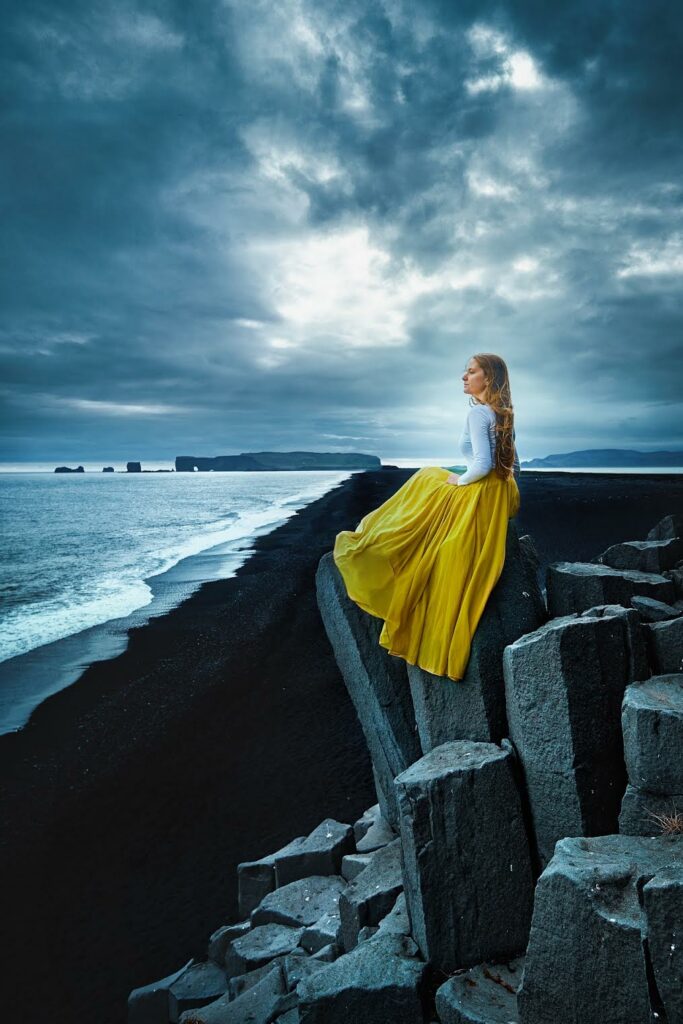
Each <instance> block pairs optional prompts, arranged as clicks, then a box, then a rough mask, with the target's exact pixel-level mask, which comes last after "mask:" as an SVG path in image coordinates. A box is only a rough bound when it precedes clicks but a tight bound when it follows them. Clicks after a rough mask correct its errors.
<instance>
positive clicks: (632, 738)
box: [621, 673, 683, 796]
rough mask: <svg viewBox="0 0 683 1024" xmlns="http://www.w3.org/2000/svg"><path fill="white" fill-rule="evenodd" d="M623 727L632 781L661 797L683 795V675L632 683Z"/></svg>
mask: <svg viewBox="0 0 683 1024" xmlns="http://www.w3.org/2000/svg"><path fill="white" fill-rule="evenodd" d="M621 726H622V732H623V737H624V760H625V762H626V770H627V772H628V778H629V782H630V783H631V784H632V785H633V786H637V787H638V788H639V789H645V790H648V791H649V792H650V793H657V794H660V795H661V796H668V795H669V794H670V793H683V673H677V674H671V675H661V676H652V678H651V679H645V680H641V681H640V682H635V683H631V685H630V686H628V687H627V688H626V692H625V693H624V699H623V703H622V709H621Z"/></svg>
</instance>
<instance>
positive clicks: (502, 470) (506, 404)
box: [470, 352, 515, 480]
mask: <svg viewBox="0 0 683 1024" xmlns="http://www.w3.org/2000/svg"><path fill="white" fill-rule="evenodd" d="M472 358H473V359H476V360H477V362H478V363H479V365H480V366H481V368H482V370H483V371H484V380H485V381H486V385H485V388H484V391H483V394H482V395H481V402H480V400H479V399H477V398H474V396H470V397H472V398H473V404H474V405H479V404H481V403H486V404H487V405H490V406H491V408H492V409H493V411H494V412H495V414H496V454H495V459H494V464H493V469H494V472H495V473H496V474H497V475H498V476H499V477H500V478H501V479H502V480H508V479H509V478H510V477H511V476H513V466H514V462H515V413H514V409H513V406H512V397H511V395H510V377H509V374H508V368H507V366H506V364H505V360H504V359H501V358H500V356H496V355H494V354H493V352H477V353H476V355H473V356H472Z"/></svg>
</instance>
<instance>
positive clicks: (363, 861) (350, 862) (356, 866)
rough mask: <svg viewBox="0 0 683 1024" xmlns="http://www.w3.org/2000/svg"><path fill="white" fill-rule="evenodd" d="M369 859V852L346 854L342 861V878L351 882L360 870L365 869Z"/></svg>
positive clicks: (370, 855)
mask: <svg viewBox="0 0 683 1024" xmlns="http://www.w3.org/2000/svg"><path fill="white" fill-rule="evenodd" d="M371 860H372V854H371V853H350V854H348V855H347V856H346V857H344V860H343V861H342V867H341V873H342V878H345V879H346V881H347V882H352V881H353V880H354V878H356V877H357V876H358V875H359V874H360V873H361V871H363V870H365V868H366V867H367V866H368V864H369V863H370V861H371Z"/></svg>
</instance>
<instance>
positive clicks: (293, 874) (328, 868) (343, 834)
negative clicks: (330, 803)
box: [273, 818, 355, 886]
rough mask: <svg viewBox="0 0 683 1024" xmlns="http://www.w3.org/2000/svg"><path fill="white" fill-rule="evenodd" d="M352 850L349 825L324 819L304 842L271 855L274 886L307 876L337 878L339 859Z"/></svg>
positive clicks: (351, 836) (351, 835)
mask: <svg viewBox="0 0 683 1024" xmlns="http://www.w3.org/2000/svg"><path fill="white" fill-rule="evenodd" d="M354 848H355V842H354V836H353V828H352V827H351V825H344V824H342V823H341V822H339V821H335V820H334V818H325V820H324V821H322V822H321V823H320V824H319V825H318V826H317V827H316V828H314V829H313V831H312V832H311V834H310V835H309V836H307V837H306V838H305V839H300V840H296V841H295V842H294V843H289V844H288V846H286V847H285V848H284V849H283V850H281V851H280V852H279V853H277V854H275V856H274V865H273V866H274V869H275V884H276V886H281V885H286V884H287V883H288V882H294V881H296V880H297V879H300V878H307V877H308V876H309V875H338V874H339V871H340V868H341V862H342V858H343V857H344V855H345V854H347V853H352V852H353V850H354Z"/></svg>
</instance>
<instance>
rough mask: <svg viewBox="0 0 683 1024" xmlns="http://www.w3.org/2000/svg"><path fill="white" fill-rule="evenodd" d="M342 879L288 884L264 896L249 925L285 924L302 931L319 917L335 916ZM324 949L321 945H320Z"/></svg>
mask: <svg viewBox="0 0 683 1024" xmlns="http://www.w3.org/2000/svg"><path fill="white" fill-rule="evenodd" d="M345 888H346V881H345V879H343V878H341V877H339V876H338V875H313V876H312V877H311V878H300V879H299V880H298V881H296V882H289V883H288V884H287V885H283V886H281V887H280V888H279V889H276V890H275V891H274V892H270V893H268V895H267V896H264V897H263V899H262V900H261V902H260V903H259V905H258V906H257V907H256V908H255V909H254V910H252V913H251V923H252V925H262V924H270V923H273V924H287V925H291V926H292V927H294V928H299V927H302V928H306V927H308V926H310V925H312V924H315V923H316V921H318V920H319V919H320V918H321V917H322V916H323V914H333V915H335V914H337V913H338V906H339V896H340V893H342V892H343V891H344V889H345ZM324 945H325V943H324Z"/></svg>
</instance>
